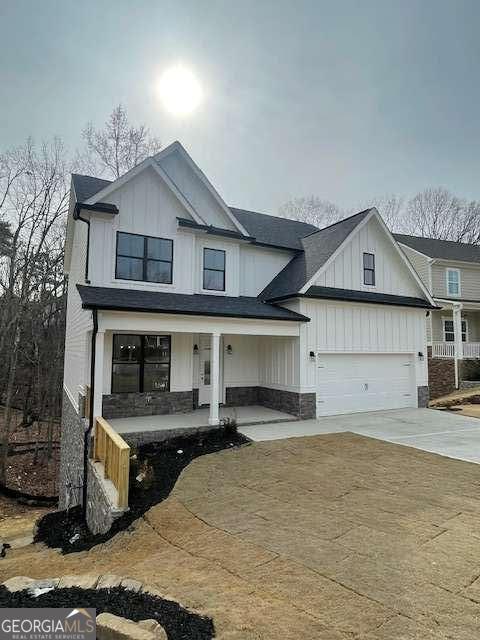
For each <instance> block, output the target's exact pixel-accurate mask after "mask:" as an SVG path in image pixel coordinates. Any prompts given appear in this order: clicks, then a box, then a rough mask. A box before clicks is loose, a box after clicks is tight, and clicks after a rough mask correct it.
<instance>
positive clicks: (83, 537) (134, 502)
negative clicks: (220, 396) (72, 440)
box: [35, 427, 249, 553]
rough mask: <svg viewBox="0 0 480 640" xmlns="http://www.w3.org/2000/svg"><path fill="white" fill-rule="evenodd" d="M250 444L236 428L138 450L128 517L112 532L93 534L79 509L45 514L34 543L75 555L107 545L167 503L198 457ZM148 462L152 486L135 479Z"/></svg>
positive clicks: (153, 444)
mask: <svg viewBox="0 0 480 640" xmlns="http://www.w3.org/2000/svg"><path fill="white" fill-rule="evenodd" d="M247 442H249V440H248V438H245V437H244V436H242V435H241V434H239V433H238V432H237V431H236V429H234V428H227V427H225V428H223V429H218V428H217V429H213V430H212V431H208V432H205V433H203V434H194V435H189V436H181V437H178V438H172V439H171V440H168V441H166V442H160V443H152V444H145V445H141V446H140V447H138V451H137V464H131V465H130V487H129V500H128V503H129V506H130V509H129V511H127V512H126V513H125V514H123V515H122V516H120V517H119V518H118V519H117V520H115V521H114V523H113V526H112V528H111V529H110V531H108V532H107V533H104V534H98V535H93V534H92V533H90V532H89V531H88V529H87V528H86V526H85V524H84V523H83V522H82V512H81V508H80V507H75V508H73V509H70V511H69V512H68V513H67V512H66V511H54V512H53V513H48V514H47V515H45V516H44V517H43V518H42V519H41V520H40V522H39V524H38V529H37V533H36V535H35V542H44V543H45V544H46V545H47V546H49V547H53V548H56V549H61V550H62V552H63V553H73V552H77V551H83V550H86V549H91V548H92V547H94V546H95V545H97V544H100V543H102V542H106V541H107V540H109V539H110V538H112V537H113V536H114V535H115V534H116V533H118V532H119V531H123V530H124V529H127V528H128V527H129V526H130V525H131V524H132V522H133V521H134V520H137V518H139V517H141V516H142V515H143V514H144V513H145V512H146V511H148V509H150V508H151V507H153V506H154V505H155V504H158V503H159V502H161V501H162V500H164V499H165V498H166V497H167V496H168V495H169V493H170V491H171V490H172V489H173V487H174V485H175V483H176V481H177V478H178V476H179V475H180V473H181V472H182V471H183V469H184V468H185V467H186V466H187V465H188V464H189V463H190V462H191V461H192V460H194V459H195V458H198V457H199V456H203V455H205V454H207V453H215V452H216V451H221V450H223V449H230V448H232V447H237V446H239V445H242V444H246V443H247ZM144 461H148V463H149V464H150V465H152V467H153V470H154V477H153V480H152V482H151V484H150V486H148V487H145V483H139V482H138V481H137V480H136V476H137V475H138V472H139V468H140V467H141V465H142V463H143V462H144Z"/></svg>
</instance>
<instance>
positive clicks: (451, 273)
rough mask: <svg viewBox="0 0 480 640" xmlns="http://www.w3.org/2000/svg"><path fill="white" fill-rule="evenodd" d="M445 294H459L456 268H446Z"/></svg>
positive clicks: (458, 272)
mask: <svg viewBox="0 0 480 640" xmlns="http://www.w3.org/2000/svg"><path fill="white" fill-rule="evenodd" d="M447 295H449V296H459V295H460V271H459V270H458V269H447Z"/></svg>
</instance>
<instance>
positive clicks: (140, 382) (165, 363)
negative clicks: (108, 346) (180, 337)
mask: <svg viewBox="0 0 480 640" xmlns="http://www.w3.org/2000/svg"><path fill="white" fill-rule="evenodd" d="M170 352H171V348H170V336H138V335H127V334H114V336H113V361H112V393H135V392H143V391H168V390H169V389H170Z"/></svg>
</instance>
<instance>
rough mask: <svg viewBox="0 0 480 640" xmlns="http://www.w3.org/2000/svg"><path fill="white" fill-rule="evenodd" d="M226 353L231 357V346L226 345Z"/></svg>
mask: <svg viewBox="0 0 480 640" xmlns="http://www.w3.org/2000/svg"><path fill="white" fill-rule="evenodd" d="M227 353H228V355H229V356H231V355H232V353H233V349H232V345H231V344H228V345H227Z"/></svg>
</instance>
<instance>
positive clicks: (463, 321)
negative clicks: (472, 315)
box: [442, 318, 468, 343]
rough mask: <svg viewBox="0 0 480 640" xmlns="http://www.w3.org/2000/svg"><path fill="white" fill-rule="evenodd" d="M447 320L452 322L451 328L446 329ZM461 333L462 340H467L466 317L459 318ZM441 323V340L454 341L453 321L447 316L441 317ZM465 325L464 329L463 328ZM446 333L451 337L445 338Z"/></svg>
mask: <svg viewBox="0 0 480 640" xmlns="http://www.w3.org/2000/svg"><path fill="white" fill-rule="evenodd" d="M447 322H448V323H450V322H451V323H452V328H451V329H447ZM460 322H461V325H460V326H461V333H462V342H467V338H468V320H467V318H462V319H461V321H460ZM442 325H443V341H444V342H449V343H452V342H455V329H454V322H453V320H450V319H449V318H442ZM464 327H465V329H464ZM447 334H448V335H449V336H450V335H451V338H447Z"/></svg>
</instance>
